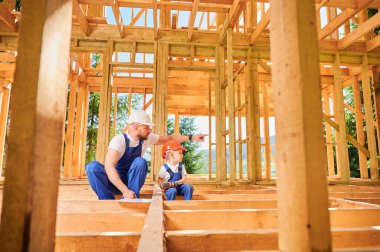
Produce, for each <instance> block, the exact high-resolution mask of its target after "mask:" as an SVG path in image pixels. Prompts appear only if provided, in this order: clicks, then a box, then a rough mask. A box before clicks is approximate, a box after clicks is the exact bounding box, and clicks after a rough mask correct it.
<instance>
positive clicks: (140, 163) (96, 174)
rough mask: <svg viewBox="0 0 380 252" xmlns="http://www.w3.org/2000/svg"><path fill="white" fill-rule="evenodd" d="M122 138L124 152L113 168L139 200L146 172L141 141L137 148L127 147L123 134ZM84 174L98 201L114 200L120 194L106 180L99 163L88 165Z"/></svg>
mask: <svg viewBox="0 0 380 252" xmlns="http://www.w3.org/2000/svg"><path fill="white" fill-rule="evenodd" d="M123 136H124V139H125V146H126V147H125V152H124V154H123V156H122V157H121V158H120V160H119V161H118V162H117V164H116V166H115V167H116V170H117V172H118V173H119V176H120V179H121V180H122V181H123V183H124V184H125V185H127V187H128V188H129V190H131V191H133V192H134V193H135V194H136V196H137V198H140V189H141V187H142V186H143V185H144V182H145V178H146V174H147V172H148V165H147V162H146V160H145V159H144V158H142V157H141V150H142V144H143V140H140V142H139V145H138V146H136V147H129V139H128V137H127V135H126V134H123ZM86 172H87V177H88V181H89V182H90V184H91V187H92V189H93V190H94V191H95V193H96V194H97V195H98V198H99V199H100V200H105V199H115V197H114V195H119V194H122V193H121V192H120V191H119V189H117V188H116V186H114V184H112V182H111V181H110V180H109V179H108V177H107V174H106V171H105V170H104V165H103V164H101V163H100V162H98V161H92V162H90V163H88V164H87V166H86Z"/></svg>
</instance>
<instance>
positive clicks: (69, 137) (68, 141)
mask: <svg viewBox="0 0 380 252" xmlns="http://www.w3.org/2000/svg"><path fill="white" fill-rule="evenodd" d="M77 86H78V78H75V79H74V80H73V81H72V82H71V83H70V95H69V106H68V107H69V108H68V116H67V130H66V136H65V157H64V168H63V176H64V177H66V178H67V177H71V176H72V174H73V171H72V168H73V167H72V158H73V144H74V126H75V107H76V103H77Z"/></svg>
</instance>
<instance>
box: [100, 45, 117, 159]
mask: <svg viewBox="0 0 380 252" xmlns="http://www.w3.org/2000/svg"><path fill="white" fill-rule="evenodd" d="M113 51H114V43H113V41H112V40H108V42H107V49H106V51H105V53H104V55H103V73H102V86H101V87H100V101H99V123H98V138H97V144H96V159H97V160H98V161H99V162H101V163H104V160H105V157H106V154H107V149H108V142H109V133H110V116H111V100H112V80H111V78H112V67H111V65H110V62H111V61H112V55H113Z"/></svg>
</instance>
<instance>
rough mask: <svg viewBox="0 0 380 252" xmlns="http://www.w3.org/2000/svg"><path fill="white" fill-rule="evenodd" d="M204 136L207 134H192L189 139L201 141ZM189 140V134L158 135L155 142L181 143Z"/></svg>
mask: <svg viewBox="0 0 380 252" xmlns="http://www.w3.org/2000/svg"><path fill="white" fill-rule="evenodd" d="M205 136H207V134H198V135H194V136H192V139H191V140H193V141H197V142H203V141H204V140H205ZM189 140H190V139H189V136H182V135H170V136H159V137H158V140H157V142H156V143H155V144H158V145H159V144H164V143H166V142H167V141H178V142H180V143H182V142H186V141H189Z"/></svg>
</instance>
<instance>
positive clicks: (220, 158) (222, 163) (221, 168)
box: [215, 46, 227, 181]
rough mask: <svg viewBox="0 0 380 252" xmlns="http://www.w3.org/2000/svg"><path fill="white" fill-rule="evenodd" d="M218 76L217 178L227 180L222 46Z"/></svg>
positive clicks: (217, 49) (216, 79) (217, 63)
mask: <svg viewBox="0 0 380 252" xmlns="http://www.w3.org/2000/svg"><path fill="white" fill-rule="evenodd" d="M215 50H216V52H215V54H216V59H215V65H216V69H217V71H216V76H215V77H216V78H215V104H219V106H216V112H215V127H216V128H215V130H216V180H217V181H226V180H227V173H226V172H227V168H226V159H225V156H226V139H225V137H224V136H223V132H224V131H225V130H226V117H225V115H226V94H225V92H224V91H223V89H222V87H221V86H222V83H223V82H224V80H225V76H224V71H225V65H224V60H225V56H224V48H223V47H221V46H217V47H216V49H215Z"/></svg>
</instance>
